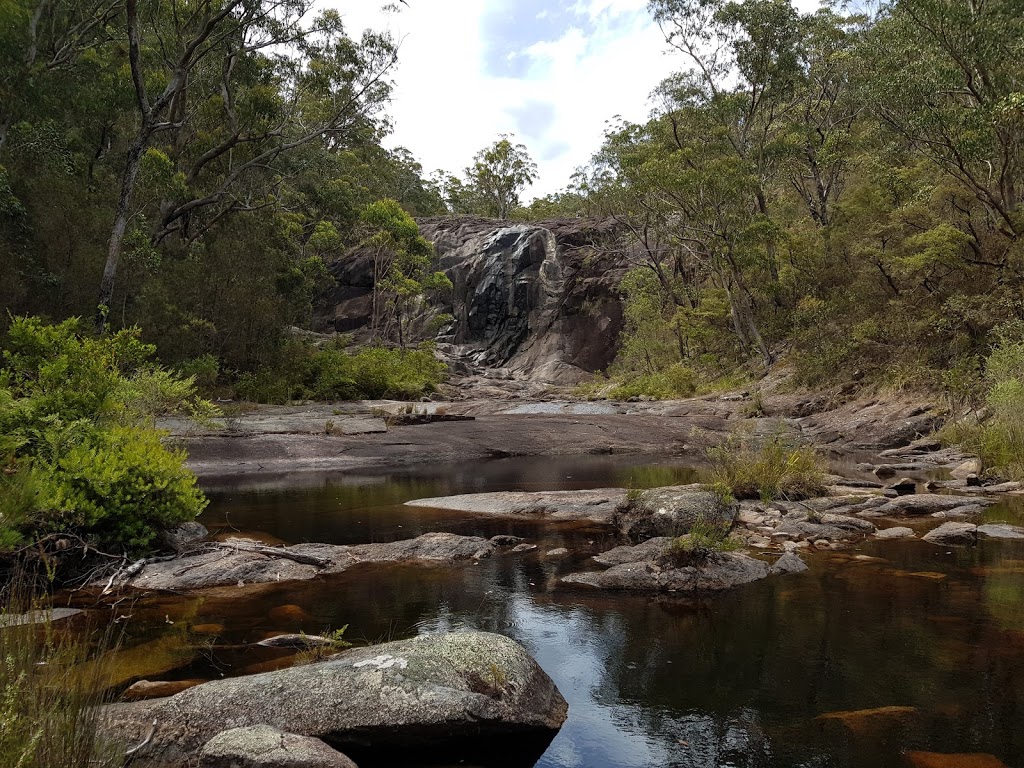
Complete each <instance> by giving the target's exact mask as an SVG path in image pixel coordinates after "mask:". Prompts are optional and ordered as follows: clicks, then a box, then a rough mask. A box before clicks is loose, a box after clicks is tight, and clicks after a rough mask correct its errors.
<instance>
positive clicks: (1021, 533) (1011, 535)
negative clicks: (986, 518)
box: [978, 523, 1024, 539]
mask: <svg viewBox="0 0 1024 768" xmlns="http://www.w3.org/2000/svg"><path fill="white" fill-rule="evenodd" d="M978 533H981V534H984V535H985V536H988V537H989V538H990V539H1024V528H1022V527H1021V526H1019V525H1010V524H1009V523H986V524H985V525H979V526H978Z"/></svg>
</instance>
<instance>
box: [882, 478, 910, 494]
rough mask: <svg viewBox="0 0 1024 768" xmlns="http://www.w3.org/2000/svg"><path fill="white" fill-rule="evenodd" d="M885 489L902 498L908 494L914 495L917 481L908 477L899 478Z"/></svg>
mask: <svg viewBox="0 0 1024 768" xmlns="http://www.w3.org/2000/svg"><path fill="white" fill-rule="evenodd" d="M885 487H886V488H887V489H889V490H891V491H896V493H898V494H900V495H901V496H902V495H904V494H908V493H915V492H916V491H917V481H916V480H914V479H912V478H909V477H901V478H900V479H899V480H897V481H896V482H894V483H889V484H888V485H887V486H885Z"/></svg>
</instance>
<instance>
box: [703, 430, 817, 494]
mask: <svg viewBox="0 0 1024 768" xmlns="http://www.w3.org/2000/svg"><path fill="white" fill-rule="evenodd" d="M706 455H707V458H708V460H709V461H710V462H711V475H712V482H713V483H715V484H717V485H719V486H721V487H723V488H727V489H729V490H730V491H731V492H732V494H733V496H735V497H736V498H738V499H755V498H761V499H763V500H770V499H774V498H778V497H780V496H781V497H784V498H787V499H807V498H812V497H814V496H821V495H822V494H823V493H825V492H826V485H825V468H824V465H823V462H822V460H821V458H820V457H819V456H818V454H817V453H815V451H814V449H813V448H811V447H810V446H799V445H791V444H789V443H788V442H787V441H786V440H785V439H784V438H783V437H782V436H781V435H774V436H772V437H769V438H766V439H764V440H762V441H755V440H754V439H753V438H752V437H751V436H750V435H744V434H741V433H739V432H736V433H734V434H732V435H731V436H730V437H729V439H728V440H727V441H726V442H725V443H724V444H723V445H720V446H717V447H715V448H709V449H708V450H707V451H706Z"/></svg>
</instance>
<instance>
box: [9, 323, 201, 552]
mask: <svg viewBox="0 0 1024 768" xmlns="http://www.w3.org/2000/svg"><path fill="white" fill-rule="evenodd" d="M154 353H155V348H154V347H152V346H151V345H147V344H143V343H142V342H141V341H140V340H139V332H138V330H137V329H129V330H123V331H119V332H118V333H115V334H112V335H109V336H103V337H99V338H97V337H94V336H92V335H91V334H90V333H89V332H87V331H86V330H84V328H83V326H82V325H81V323H80V322H79V321H78V320H68V321H66V322H63V323H60V324H59V325H47V324H45V323H43V322H42V321H40V320H38V319H37V318H18V319H15V320H14V321H13V322H12V324H11V328H10V331H9V333H8V336H7V339H6V341H5V344H4V353H3V358H4V362H5V367H4V368H3V369H0V463H2V464H3V465H4V469H3V475H2V480H0V483H2V486H0V487H2V490H3V493H2V496H3V499H2V501H0V550H8V551H9V550H11V549H14V548H16V547H19V546H21V547H25V546H26V545H27V544H31V543H32V542H33V541H36V540H40V539H42V538H44V537H46V536H48V535H49V534H57V533H60V534H73V535H76V536H79V537H80V538H82V539H83V540H84V541H86V542H87V543H89V544H91V545H93V546H95V547H97V548H112V549H114V550H116V551H126V552H136V551H141V550H144V549H146V548H147V547H148V546H149V545H150V544H151V543H152V541H153V540H154V539H155V538H156V536H157V534H158V533H159V532H160V531H161V530H163V529H165V528H168V527H172V526H174V525H176V524H178V523H181V522H184V521H187V520H191V519H193V518H195V517H196V516H197V515H198V514H199V513H200V512H201V511H202V510H203V508H204V506H205V504H206V499H205V498H204V497H203V495H202V493H201V492H200V491H199V490H198V489H197V488H196V485H195V477H194V476H193V475H192V474H191V473H190V472H189V471H188V470H187V469H186V468H185V463H184V462H185V456H184V453H183V452H180V451H172V450H168V449H167V448H165V447H164V446H163V445H162V443H161V436H162V434H161V433H160V432H159V431H157V430H156V429H154V427H153V424H154V421H155V418H156V416H157V415H161V414H184V415H188V416H194V417H198V418H204V419H205V418H208V417H209V416H211V415H212V414H213V413H215V409H213V407H212V405H210V403H208V402H206V401H204V400H202V399H200V398H198V397H197V396H196V394H195V386H194V382H193V380H192V379H190V378H189V379H181V378H179V377H177V376H175V375H173V374H171V373H169V372H168V371H166V370H164V369H162V368H159V367H158V366H156V365H154V364H153V363H151V362H150V359H151V358H152V356H153V354H154Z"/></svg>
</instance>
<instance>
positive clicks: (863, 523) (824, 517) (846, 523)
mask: <svg viewBox="0 0 1024 768" xmlns="http://www.w3.org/2000/svg"><path fill="white" fill-rule="evenodd" d="M818 520H819V522H820V523H821V524H822V525H832V526H835V527H836V528H842V529H844V530H847V531H852V532H859V533H865V534H871V533H874V532H875V526H874V524H873V523H871V522H869V521H868V520H862V519H861V518H859V517H850V516H849V515H837V514H834V513H831V512H825V513H824V514H821V515H818Z"/></svg>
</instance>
